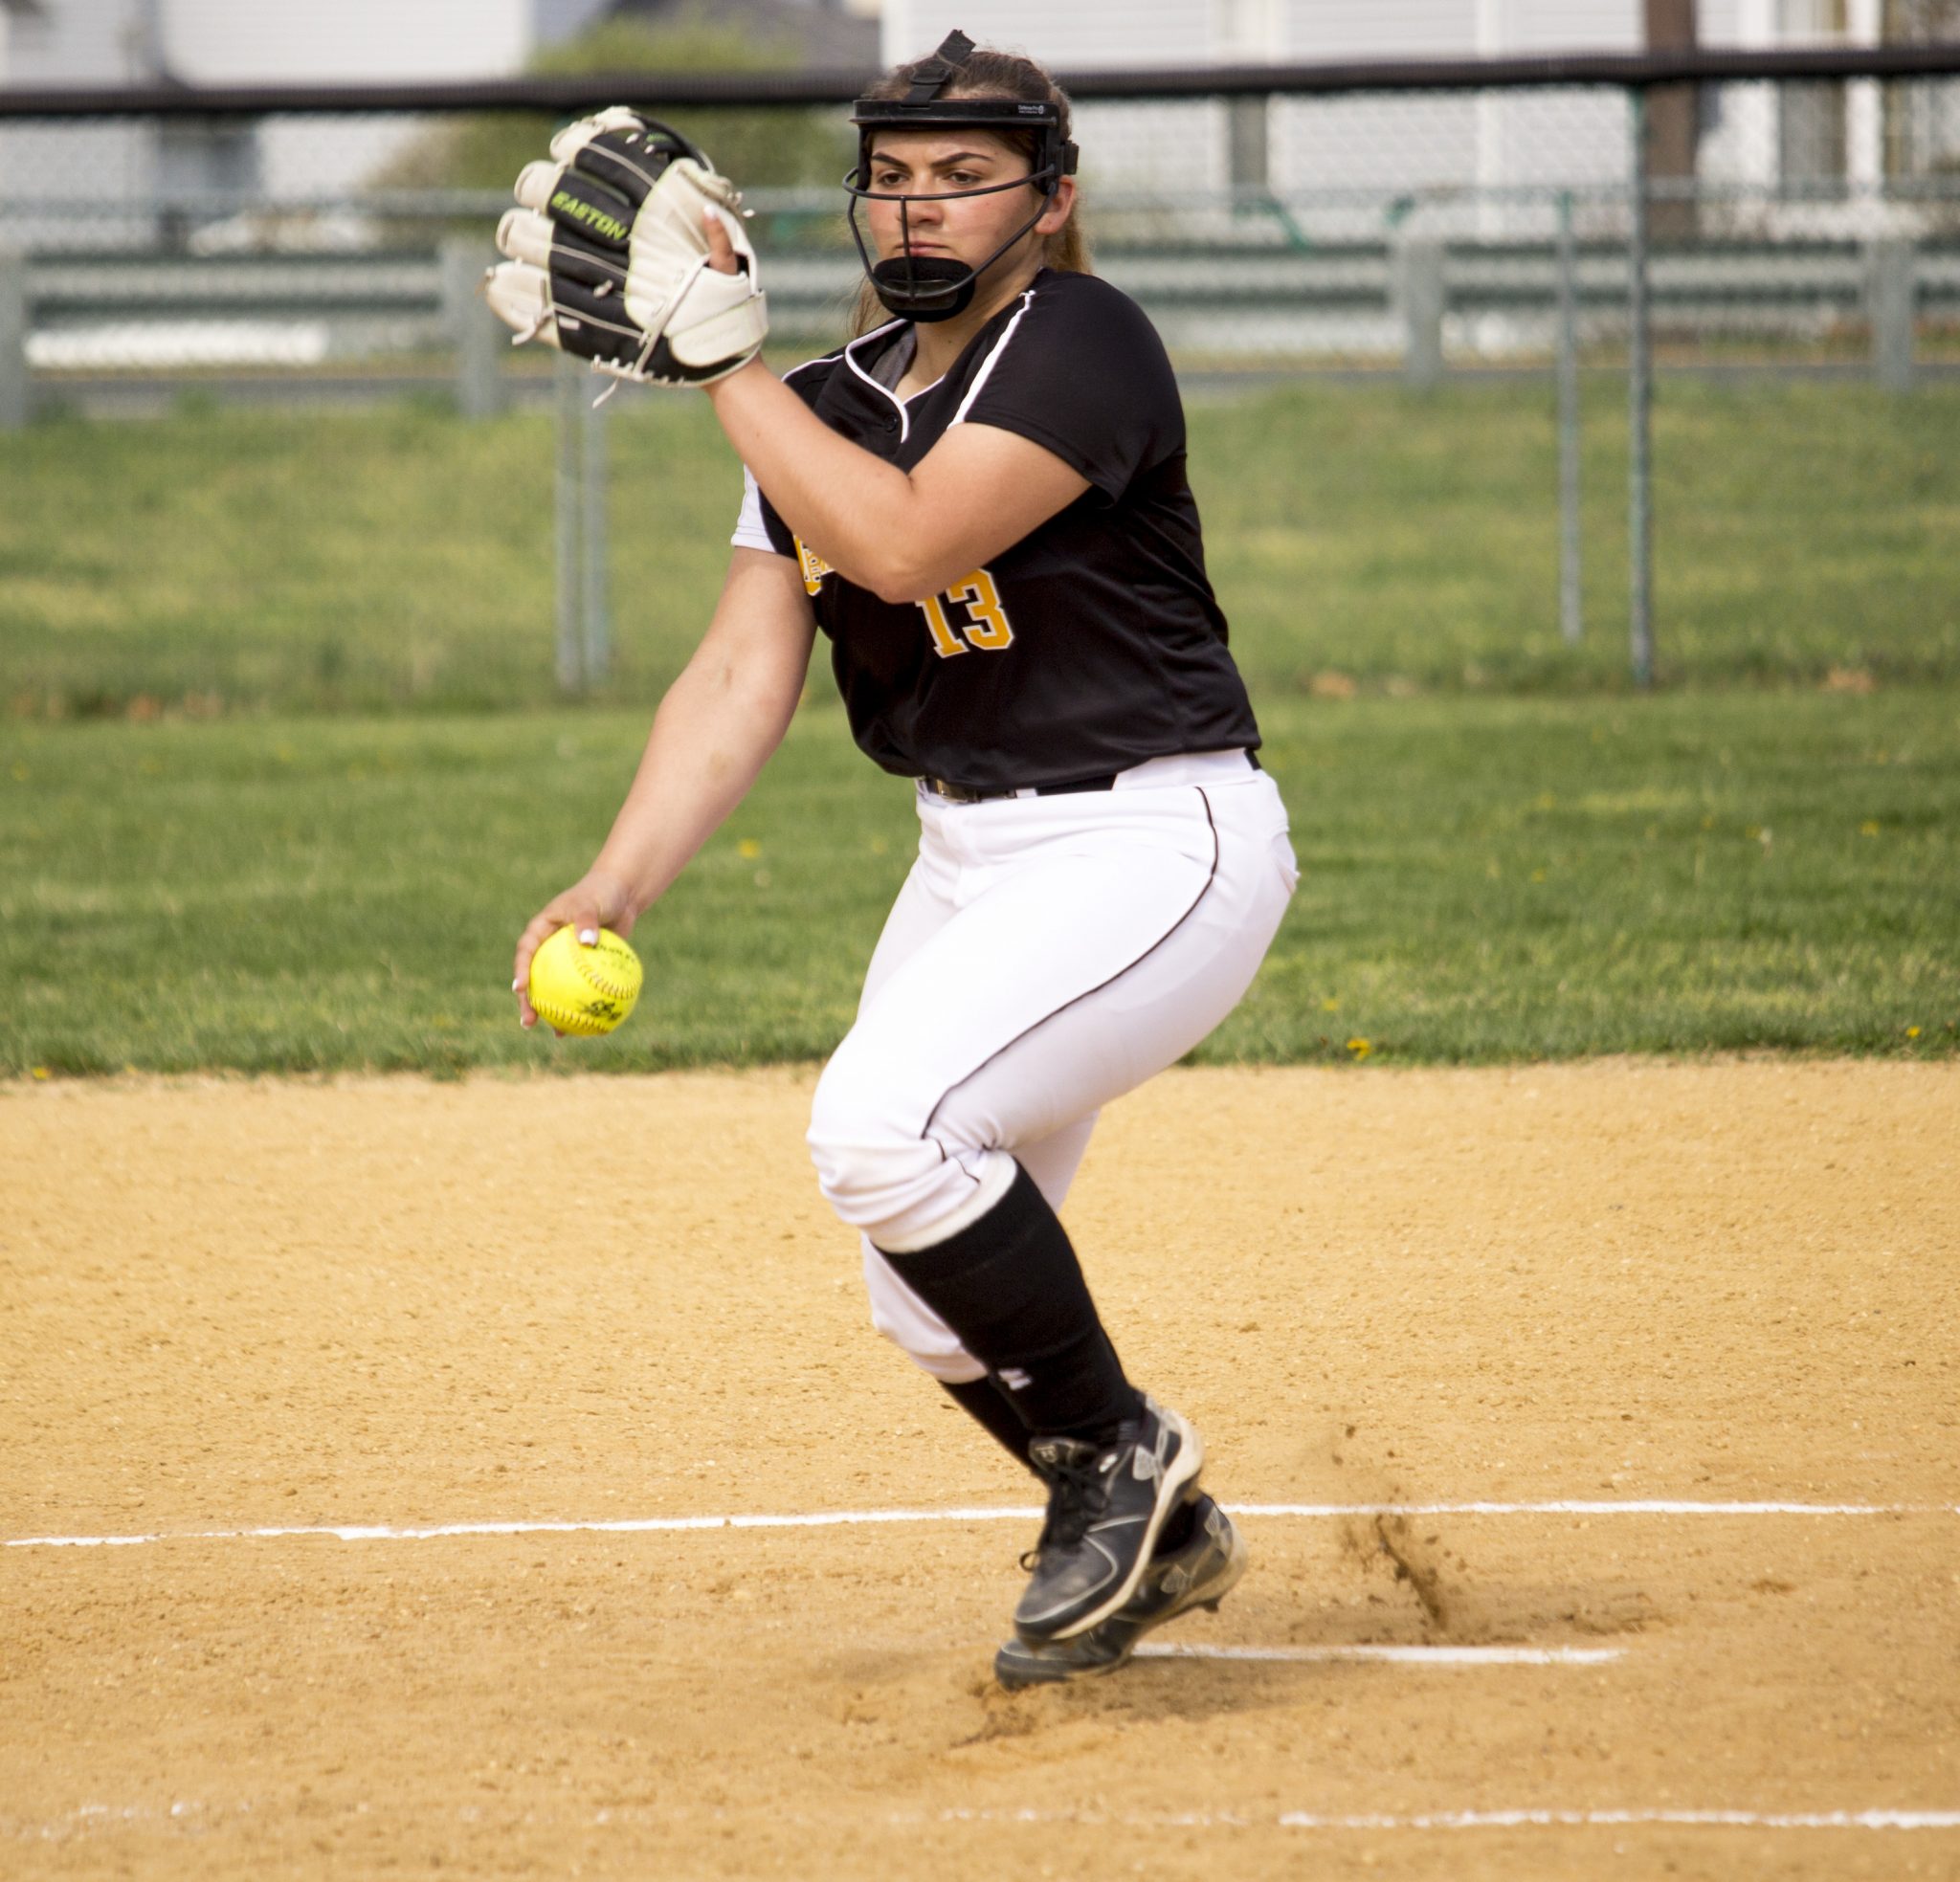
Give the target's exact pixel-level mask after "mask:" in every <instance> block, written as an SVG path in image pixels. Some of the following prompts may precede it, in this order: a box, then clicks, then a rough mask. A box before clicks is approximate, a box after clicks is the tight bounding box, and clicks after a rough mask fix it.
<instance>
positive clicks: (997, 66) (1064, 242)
mask: <svg viewBox="0 0 1960 1882" xmlns="http://www.w3.org/2000/svg"><path fill="white" fill-rule="evenodd" d="M924 63H925V61H924V59H914V60H912V61H911V62H910V63H909V64H905V65H895V66H893V67H892V69H891V70H890V71H889V72H887V73H886V74H885V75H884V77H882V78H880V80H879V81H878V83H877V84H875V85H874V86H872V88H871V90H870V91H869V92H867V93H866V94H865V96H866V97H867V98H903V97H904V96H905V94H906V93H907V92H909V91H910V90H911V89H912V85H913V83H914V81H915V79H916V78H917V77H918V73H919V68H920V67H921V66H922V65H924ZM940 96H941V97H942V98H1019V99H1026V100H1029V101H1030V102H1031V103H1033V102H1036V101H1039V102H1042V103H1047V104H1053V105H1054V106H1055V107H1056V109H1057V111H1058V113H1059V114H1060V117H1061V133H1060V135H1061V140H1062V141H1063V142H1066V141H1067V139H1068V136H1069V117H1070V113H1069V102H1068V94H1067V93H1066V92H1065V91H1063V90H1062V89H1061V87H1060V86H1059V85H1058V84H1057V83H1056V82H1055V79H1054V78H1053V77H1052V76H1051V75H1050V74H1049V71H1048V68H1047V67H1046V66H1044V65H1040V64H1037V63H1036V61H1035V60H1034V59H1031V58H1026V57H1024V56H1022V55H1021V54H1019V53H1000V52H995V51H994V50H993V49H992V48H991V47H988V46H982V47H979V48H977V49H976V50H975V51H973V52H971V53H969V54H968V55H967V59H966V63H965V64H963V65H962V66H961V67H960V69H959V73H958V75H957V76H956V77H954V79H953V80H952V82H951V83H950V84H949V85H947V88H946V90H945V91H944V92H942V93H941V94H940ZM989 135H990V136H991V137H997V138H998V139H999V140H1000V141H1001V143H1003V144H1006V145H1007V147H1008V148H1009V149H1010V150H1012V151H1013V152H1014V153H1015V154H1016V155H1017V156H1020V157H1024V158H1026V159H1027V163H1028V167H1029V169H1030V170H1031V171H1032V170H1033V169H1034V167H1035V166H1036V162H1038V161H1039V155H1040V149H1041V140H1040V135H1039V133H1038V132H1036V131H991V132H990V133H989ZM1042 241H1043V244H1044V246H1045V253H1044V255H1043V256H1042V259H1043V260H1044V261H1045V262H1046V263H1047V265H1048V266H1049V267H1050V268H1053V269H1055V270H1056V271H1057V272H1058V273H1059V274H1063V275H1087V274H1090V273H1092V272H1093V271H1092V270H1091V268H1090V266H1089V238H1088V235H1087V234H1086V232H1084V231H1083V228H1082V203H1081V191H1080V188H1078V189H1077V192H1076V201H1075V206H1074V208H1073V209H1071V210H1070V211H1069V218H1068V220H1067V221H1066V222H1065V223H1063V224H1062V226H1061V228H1060V229H1059V230H1058V232H1056V233H1055V234H1053V235H1045V236H1043V237H1042ZM891 318H892V317H891V315H890V314H888V313H887V312H886V311H885V306H884V302H883V301H881V300H880V299H879V298H878V291H877V289H875V288H874V287H873V286H872V285H871V283H870V282H869V281H862V282H860V283H859V284H858V288H857V302H856V304H855V305H854V306H853V307H852V309H851V338H852V339H854V340H855V339H857V336H858V335H859V334H864V333H869V332H870V331H871V330H872V328H873V327H878V326H882V325H884V323H885V322H886V321H889V320H890V319H891Z"/></svg>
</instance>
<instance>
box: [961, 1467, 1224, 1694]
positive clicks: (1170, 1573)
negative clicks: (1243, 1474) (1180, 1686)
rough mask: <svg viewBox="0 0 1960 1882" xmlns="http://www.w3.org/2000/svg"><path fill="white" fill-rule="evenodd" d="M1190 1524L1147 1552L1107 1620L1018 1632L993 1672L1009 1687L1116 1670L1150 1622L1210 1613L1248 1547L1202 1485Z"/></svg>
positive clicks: (998, 1657)
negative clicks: (1078, 1628) (1038, 1641)
mask: <svg viewBox="0 0 1960 1882" xmlns="http://www.w3.org/2000/svg"><path fill="white" fill-rule="evenodd" d="M1191 1500H1192V1516H1193V1517H1194V1520H1195V1527H1194V1528H1193V1530H1192V1539H1191V1540H1190V1541H1188V1542H1187V1543H1186V1544H1185V1545H1184V1547H1183V1548H1181V1549H1167V1550H1165V1551H1164V1552H1163V1553H1162V1554H1160V1555H1156V1556H1152V1557H1151V1558H1150V1561H1149V1564H1148V1565H1147V1567H1146V1568H1145V1570H1144V1575H1143V1579H1142V1580H1141V1581H1140V1582H1139V1583H1137V1591H1136V1593H1135V1594H1133V1595H1131V1596H1130V1598H1129V1599H1128V1600H1127V1601H1126V1602H1125V1603H1124V1605H1122V1606H1121V1607H1120V1608H1118V1609H1117V1611H1116V1612H1115V1613H1114V1614H1112V1615H1111V1616H1110V1617H1109V1619H1108V1620H1106V1621H1104V1622H1103V1625H1102V1626H1101V1627H1091V1628H1090V1629H1089V1631H1088V1632H1087V1633H1079V1634H1075V1635H1073V1636H1071V1637H1070V1638H1069V1639H1067V1640H1056V1641H1050V1642H1047V1643H1045V1644H1044V1645H1041V1646H1034V1645H1031V1644H1030V1643H1029V1642H1027V1641H1025V1640H1022V1639H1020V1638H1019V1637H1018V1636H1016V1637H1015V1638H1014V1639H1013V1640H1011V1641H1009V1642H1008V1643H1007V1645H1006V1646H1005V1647H1003V1648H1002V1649H1001V1650H1000V1651H999V1652H997V1653H996V1654H995V1655H994V1656H993V1676H994V1677H995V1678H996V1679H997V1680H999V1681H1000V1683H1001V1684H1002V1685H1003V1686H1005V1687H1006V1688H1007V1689H1008V1691H1009V1692H1011V1693H1013V1692H1017V1691H1019V1689H1020V1688H1022V1687H1024V1686H1054V1685H1059V1684H1060V1683H1061V1682H1062V1681H1064V1680H1069V1679H1084V1678H1087V1677H1089V1676H1090V1675H1091V1674H1094V1673H1100V1672H1115V1671H1116V1670H1117V1668H1118V1667H1120V1666H1123V1665H1124V1664H1125V1662H1126V1661H1127V1660H1128V1659H1129V1656H1130V1655H1131V1654H1132V1653H1133V1652H1135V1651H1136V1647H1137V1643H1138V1641H1140V1640H1142V1639H1143V1637H1144V1636H1145V1635H1146V1634H1147V1633H1148V1632H1149V1631H1150V1630H1151V1628H1153V1627H1162V1626H1163V1625H1164V1623H1165V1622H1166V1621H1174V1620H1175V1619H1176V1618H1177V1617H1178V1615H1180V1614H1183V1613H1185V1612H1187V1611H1188V1610H1190V1609H1191V1608H1193V1607H1208V1608H1210V1609H1211V1610H1212V1611H1213V1612H1214V1613H1215V1612H1216V1611H1217V1607H1218V1604H1219V1603H1220V1602H1221V1601H1223V1600H1224V1599H1225V1597H1226V1596H1227V1595H1228V1594H1230V1593H1231V1592H1232V1589H1233V1588H1234V1587H1235V1586H1236V1583H1237V1581H1238V1578H1239V1577H1240V1576H1241V1575H1243V1574H1244V1573H1245V1564H1246V1560H1247V1557H1246V1548H1245V1542H1244V1540H1243V1539H1242V1538H1241V1537H1240V1536H1239V1533H1238V1531H1237V1530H1236V1529H1235V1528H1234V1527H1233V1524H1232V1518H1231V1517H1228V1516H1227V1515H1226V1514H1225V1512H1224V1511H1223V1510H1221V1509H1220V1508H1219V1507H1218V1506H1217V1504H1216V1503H1214V1502H1213V1500H1212V1499H1211V1497H1209V1496H1208V1495H1205V1493H1204V1492H1203V1491H1202V1490H1200V1491H1198V1492H1197V1493H1196V1494H1195V1495H1193V1496H1192V1499H1191Z"/></svg>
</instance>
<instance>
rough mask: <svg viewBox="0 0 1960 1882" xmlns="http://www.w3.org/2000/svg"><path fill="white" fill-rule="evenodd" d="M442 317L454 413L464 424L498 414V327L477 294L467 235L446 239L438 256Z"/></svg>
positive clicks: (475, 261) (476, 250) (478, 260)
mask: <svg viewBox="0 0 1960 1882" xmlns="http://www.w3.org/2000/svg"><path fill="white" fill-rule="evenodd" d="M438 255H439V256H440V265H441V270H442V315H443V321H444V322H445V324H446V325H447V326H448V328H449V334H450V341H451V343H452V344H453V345H454V346H455V348H456V409H457V411H459V412H460V413H461V414H462V415H463V416H464V417H465V418H491V417H494V416H495V415H496V414H497V413H498V412H500V411H501V410H503V377H502V372H501V365H502V359H503V351H504V342H503V327H502V325H501V322H500V321H498V319H497V316H496V315H494V314H493V313H491V311H490V303H489V302H488V301H487V300H485V299H484V298H483V294H482V287H483V269H484V265H485V261H484V254H483V249H482V247H481V245H480V244H479V242H477V241H476V240H475V239H474V238H473V237H471V236H468V235H445V236H444V237H443V238H442V245H441V247H440V249H439V250H438Z"/></svg>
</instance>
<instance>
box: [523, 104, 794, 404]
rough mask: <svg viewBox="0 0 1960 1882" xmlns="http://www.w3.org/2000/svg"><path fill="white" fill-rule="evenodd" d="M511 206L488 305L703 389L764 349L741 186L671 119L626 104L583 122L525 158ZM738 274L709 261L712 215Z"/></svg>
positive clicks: (633, 375)
mask: <svg viewBox="0 0 1960 1882" xmlns="http://www.w3.org/2000/svg"><path fill="white" fill-rule="evenodd" d="M517 200H518V203H519V207H518V208H517V209H514V210H505V211H504V216H503V220H502V221H501V223H499V224H498V226H497V246H498V247H499V248H500V249H501V251H502V252H503V253H504V254H505V255H508V256H510V259H509V260H508V261H503V262H500V263H499V264H498V265H497V266H496V267H495V268H493V269H492V270H491V271H490V287H489V294H490V305H491V307H492V308H493V309H494V310H495V311H496V313H497V314H498V316H499V318H500V319H501V320H502V321H505V322H506V323H507V324H509V325H510V326H512V327H515V328H516V329H517V338H518V343H523V341H526V340H542V341H544V342H545V343H546V344H547V345H551V346H557V347H561V348H562V349H563V350H564V351H566V352H568V353H574V354H576V355H578V356H579V357H580V358H581V359H587V360H590V362H591V363H592V368H593V370H594V371H598V372H610V373H614V374H616V375H618V376H619V377H620V378H622V379H637V380H642V381H645V382H646V383H648V384H650V385H655V386H704V385H707V384H708V383H709V382H710V381H712V380H716V379H720V378H722V377H724V375H725V374H727V373H731V372H733V371H734V370H735V369H736V367H738V366H742V365H747V364H748V362H749V361H750V360H752V359H753V358H754V357H755V355H756V354H757V352H759V351H760V350H761V347H762V343H763V340H764V337H765V336H766V335H767V334H768V311H767V303H766V302H765V300H764V299H763V295H762V290H761V289H760V287H759V286H758V285H757V280H756V263H755V251H754V249H752V248H751V247H750V246H749V242H748V236H747V234H746V232H745V231H744V229H743V227H742V209H741V203H742V199H741V197H740V196H739V195H738V194H737V192H736V189H735V186H734V185H733V184H731V183H730V182H729V181H728V179H727V178H726V177H724V176H723V175H722V174H721V173H720V172H719V171H717V170H716V169H715V168H714V166H712V165H711V164H709V163H708V161H707V159H706V158H705V157H704V156H702V153H701V152H700V151H699V150H697V149H696V148H695V146H694V145H693V144H689V143H688V142H687V140H686V139H685V138H683V137H681V136H680V135H679V132H677V131H672V130H669V129H668V128H667V126H666V125H664V124H659V123H656V122H653V121H652V120H650V119H646V118H642V117H641V116H640V115H639V114H638V113H637V112H635V111H632V110H630V109H628V108H627V107H626V106H625V105H613V106H612V107H610V108H609V109H607V110H605V111H601V112H600V113H598V115H597V116H596V117H591V118H582V119H580V120H579V122H577V123H575V124H569V125H568V126H567V127H566V128H565V129H564V130H562V131H560V132H559V133H558V135H557V136H556V137H554V138H553V139H552V140H551V161H550V162H548V163H546V162H542V161H541V162H538V163H534V164H526V165H525V166H524V167H523V171H522V172H521V173H520V174H519V176H518V180H517ZM708 210H712V211H713V212H714V214H715V215H716V217H717V218H718V219H719V220H720V222H721V224H722V227H723V228H724V229H725V230H726V231H727V233H728V242H729V246H730V247H731V248H733V249H734V251H735V259H736V272H735V273H734V274H732V275H730V274H724V273H723V272H722V271H721V270H720V269H718V268H715V267H713V266H711V265H710V263H709V260H708V242H707V232H706V230H705V228H704V227H703V225H702V216H703V213H704V212H705V211H708Z"/></svg>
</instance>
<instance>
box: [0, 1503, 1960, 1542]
mask: <svg viewBox="0 0 1960 1882" xmlns="http://www.w3.org/2000/svg"><path fill="white" fill-rule="evenodd" d="M1229 1507H1230V1509H1231V1512H1232V1514H1233V1515H1234V1516H1239V1517H1253V1518H1256V1519H1265V1518H1268V1517H1272V1518H1278V1517H1304V1518H1307V1519H1326V1518H1329V1517H1561V1516H1569V1517H1911V1516H1921V1517H1923V1516H1943V1517H1944V1516H1960V1504H1952V1503H1777V1502H1756V1503H1719V1502H1682V1501H1674V1500H1660V1499H1645V1500H1639V1501H1633V1500H1629V1501H1625V1502H1584V1501H1572V1500H1570V1499H1561V1500H1558V1501H1552V1502H1538V1503H1487V1502H1478V1503H1234V1504H1232V1505H1230V1506H1229ZM1041 1514H1042V1513H1041V1511H1039V1510H1038V1509H1034V1508H1019V1507H1017V1508H1012V1509H1002V1508H1000V1507H998V1506H997V1505H993V1506H989V1507H987V1508H982V1509H951V1510H813V1511H808V1512H803V1513H799V1514H795V1515H786V1516H768V1515H755V1516H713V1517H618V1518H615V1519H612V1520H606V1521H590V1522H525V1521H510V1522H442V1523H430V1524H427V1525H417V1524H396V1523H381V1522H375V1523H295V1524H288V1525H280V1526H275V1527H269V1528H261V1529H187V1530H176V1531H169V1530H160V1531H158V1532H156V1533H154V1534H152V1535H143V1536H13V1537H9V1538H7V1539H5V1541H4V1543H0V1546H4V1547H6V1548H10V1549H118V1548H137V1547H141V1546H142V1545H143V1544H145V1543H148V1542H239V1541H254V1540H276V1539H282V1538H287V1537H296V1536H331V1537H333V1538H334V1539H336V1540H339V1541H342V1542H426V1541H433V1540H436V1539H441V1538H444V1537H452V1536H647V1535H675V1534H679V1533H682V1532H685V1531H691V1530H698V1529H834V1528H845V1527H849V1526H851V1525H853V1524H858V1523H881V1522H1034V1521H1036V1520H1038V1519H1039V1517H1040V1516H1041Z"/></svg>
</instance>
